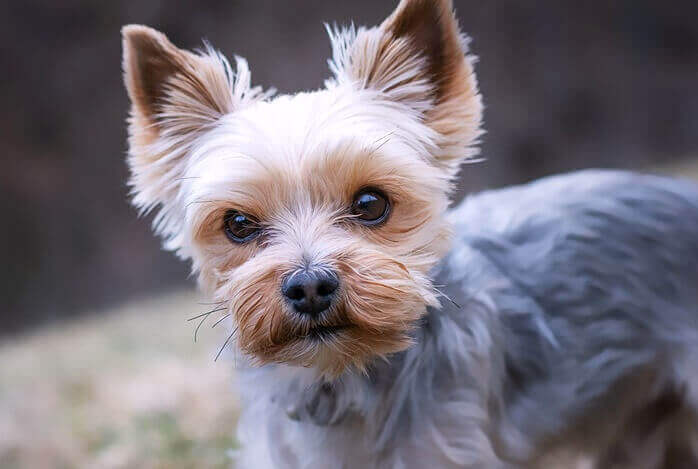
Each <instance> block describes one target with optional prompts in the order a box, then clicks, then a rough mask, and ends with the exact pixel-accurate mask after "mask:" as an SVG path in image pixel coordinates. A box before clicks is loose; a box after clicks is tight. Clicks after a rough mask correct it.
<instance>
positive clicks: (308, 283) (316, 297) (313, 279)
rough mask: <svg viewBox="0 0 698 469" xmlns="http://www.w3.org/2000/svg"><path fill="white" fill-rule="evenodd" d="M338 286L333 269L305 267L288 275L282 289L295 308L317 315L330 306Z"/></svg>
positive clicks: (302, 312) (310, 314)
mask: <svg viewBox="0 0 698 469" xmlns="http://www.w3.org/2000/svg"><path fill="white" fill-rule="evenodd" d="M338 286H339V279H338V278H337V275H336V274H335V273H333V272H331V271H327V270H324V269H323V270H307V269H303V270H298V271H296V272H294V273H292V274H291V275H289V276H288V277H286V279H285V280H284V281H283V284H282V285H281V291H282V292H283V294H284V296H285V297H286V298H287V299H288V302H289V304H290V305H291V306H292V307H293V309H294V310H296V311H297V312H298V313H300V314H307V315H309V316H312V317H315V316H317V315H318V314H320V313H322V312H323V311H325V310H326V309H327V308H329V307H330V305H331V304H332V298H333V297H334V292H335V291H336V290H337V287H338Z"/></svg>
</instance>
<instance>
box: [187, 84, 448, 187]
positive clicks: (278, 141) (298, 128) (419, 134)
mask: <svg viewBox="0 0 698 469" xmlns="http://www.w3.org/2000/svg"><path fill="white" fill-rule="evenodd" d="M434 139H435V137H434V135H433V133H432V131H431V130H430V129H429V128H428V127H426V126H425V125H423V124H422V122H421V120H420V119H419V117H418V116H417V115H416V114H414V113H413V112H412V111H410V110H409V109H408V108H406V107H404V106H399V105H395V104H394V103H390V102H388V101H386V100H381V99H377V98H376V96H375V94H372V93H371V92H368V91H367V92H357V91H355V90H352V91H347V90H336V89H335V90H321V91H316V92H310V93H300V94H297V95H292V96H280V97H278V98H276V99H274V100H273V101H270V102H260V103H256V104H254V105H252V106H250V107H248V108H246V109H243V110H241V111H239V112H235V113H232V114H230V115H228V116H225V117H224V118H223V119H221V122H220V123H219V125H218V126H217V127H216V129H214V130H213V131H211V132H210V133H209V134H207V135H206V136H204V137H203V138H202V139H201V142H200V143H199V144H198V145H197V146H196V148H195V149H194V152H193V155H192V158H191V159H190V161H191V164H190V166H189V168H188V172H187V176H188V177H189V179H190V181H191V183H190V187H191V189H192V192H193V193H199V194H202V193H204V192H206V188H210V187H211V186H212V185H221V184H227V185H235V184H237V185H244V184H246V183H249V182H250V181H253V182H254V183H259V182H260V181H261V180H263V179H266V180H267V181H273V182H275V183H277V184H278V183H282V182H283V181H290V180H291V179H294V178H296V179H298V178H307V177H309V176H319V175H318V174H308V173H309V172H311V173H312V172H313V171H317V170H318V168H320V167H325V168H336V165H334V166H333V165H332V164H331V163H332V162H333V160H335V161H334V162H335V163H339V161H336V160H343V162H344V163H349V162H350V161H351V160H352V159H358V158H362V157H363V158H367V155H370V157H371V158H372V159H373V160H379V159H381V158H382V159H383V161H382V163H384V167H386V165H390V164H395V165H400V164H403V163H409V161H412V162H416V161H420V160H421V161H422V163H424V164H426V161H427V160H428V157H429V152H430V151H431V150H432V148H433V145H434V143H433V142H434ZM406 157H409V161H402V162H401V161H399V160H401V159H402V158H406ZM357 164H358V163H357ZM345 166H346V165H345Z"/></svg>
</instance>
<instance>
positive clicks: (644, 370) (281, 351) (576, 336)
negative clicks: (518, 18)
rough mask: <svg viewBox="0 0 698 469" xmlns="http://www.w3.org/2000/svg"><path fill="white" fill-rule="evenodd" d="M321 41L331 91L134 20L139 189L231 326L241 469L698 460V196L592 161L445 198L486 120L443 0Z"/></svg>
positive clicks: (133, 154) (128, 59)
mask: <svg viewBox="0 0 698 469" xmlns="http://www.w3.org/2000/svg"><path fill="white" fill-rule="evenodd" d="M328 31H329V35H330V40H331V43H332V50H333V55H332V59H331V60H330V61H329V65H330V69H331V72H332V77H331V78H330V79H328V80H327V81H326V83H325V86H324V88H323V89H320V90H317V91H314V92H304V93H298V94H295V95H283V96H275V95H274V93H273V91H264V90H262V89H261V88H259V87H254V86H252V85H251V81H250V72H249V68H248V65H247V63H246V61H245V60H244V59H242V58H239V57H236V59H235V67H233V66H232V65H231V64H230V63H229V62H228V61H227V60H226V59H225V57H224V56H223V55H222V54H221V53H220V52H218V51H216V50H215V49H213V48H212V47H211V46H210V45H206V46H205V47H204V49H203V50H200V51H198V52H189V51H185V50H181V49H179V48H177V47H175V46H174V45H173V44H172V43H171V42H170V41H169V40H168V39H167V38H166V37H165V36H164V35H163V34H162V33H160V32H157V31H155V30H153V29H150V28H147V27H145V26H138V25H130V26H126V27H124V29H123V51H124V56H123V67H124V75H125V83H126V88H127V91H128V95H129V97H130V100H131V105H132V106H131V114H130V120H129V156H128V163H129V167H130V171H131V179H130V184H131V187H132V190H133V203H134V204H135V206H136V207H138V208H139V209H140V210H141V211H142V212H148V211H151V210H154V211H155V212H156V213H157V214H156V216H155V219H154V229H155V231H156V232H157V233H158V234H159V235H160V236H161V237H162V238H163V240H164V246H165V247H166V248H167V249H169V250H171V251H174V252H175V253H176V254H177V255H178V256H179V257H180V258H182V259H184V260H189V261H191V263H192V268H193V271H194V272H195V274H196V276H197V278H198V283H199V285H200V287H201V289H202V290H203V291H204V292H205V293H206V294H207V295H209V296H210V297H211V298H213V300H214V301H215V302H217V303H216V304H217V305H218V307H217V308H216V309H217V310H223V313H227V314H230V316H231V318H232V325H231V328H232V333H231V336H230V338H229V339H230V343H229V345H230V348H231V350H233V353H234V355H235V361H236V363H237V366H238V371H237V373H238V376H239V383H240V388H241V394H242V414H241V416H240V422H239V432H238V439H239V442H240V450H239V452H238V454H237V466H238V467H241V468H329V467H338V468H339V467H341V468H524V467H526V468H527V467H544V468H550V467H572V466H571V464H572V463H570V462H567V463H565V462H561V461H563V459H559V458H558V456H559V455H560V454H572V455H577V454H580V455H585V456H584V457H585V458H587V459H586V461H587V463H588V464H589V465H588V466H585V467H600V468H611V467H632V468H662V467H663V468H676V467H698V453H697V451H696V450H697V447H698V430H697V428H698V426H697V422H698V420H697V419H696V410H698V190H696V188H695V187H693V186H692V185H691V184H689V183H687V182H679V181H675V180H671V179H668V178H662V177H658V176H650V175H641V174H635V173H630V172H622V171H603V170H586V171H582V172H577V173H572V174H568V175H561V176H553V177H549V178H546V179H543V180H540V181H537V182H533V183H530V184H528V185H524V186H517V187H512V188H507V189H502V190H496V191H490V192H485V193H482V194H478V195H472V196H469V197H467V198H466V199H465V200H464V201H463V202H462V203H460V204H459V205H458V206H456V207H455V208H452V209H449V204H450V196H451V194H452V192H453V186H454V181H455V179H456V177H457V174H458V171H459V168H460V167H461V165H462V164H463V163H464V162H468V161H473V159H474V158H475V157H476V155H477V144H478V141H479V137H480V136H481V120H482V109H483V105H482V100H481V96H480V93H479V91H478V85H477V81H476V77H475V74H474V62H475V61H474V59H473V57H472V56H470V55H469V52H468V48H469V41H468V39H467V38H466V37H465V36H464V35H463V34H461V32H460V29H459V26H458V23H457V20H456V17H455V14H454V12H453V6H452V3H451V1H450V0H402V1H401V2H400V3H399V5H398V6H397V8H396V10H395V11H394V12H393V13H392V14H391V15H390V16H389V17H388V18H387V19H386V20H385V21H384V22H383V23H382V24H380V25H379V26H377V27H373V28H363V27H361V28H355V27H349V28H346V29H339V28H328ZM564 460H565V461H569V460H568V459H564ZM680 465H683V466H680Z"/></svg>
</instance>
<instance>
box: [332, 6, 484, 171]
mask: <svg viewBox="0 0 698 469" xmlns="http://www.w3.org/2000/svg"><path fill="white" fill-rule="evenodd" d="M331 39H332V42H333V49H334V57H333V60H332V61H331V62H330V67H331V69H332V70H333V72H334V74H335V81H336V82H337V83H340V84H341V83H354V84H357V83H358V84H359V86H361V87H365V88H373V89H376V90H379V91H381V92H382V93H384V94H385V95H386V97H388V98H389V99H393V100H396V101H400V102H402V103H405V104H408V105H409V106H411V107H412V108H413V109H415V110H417V111H419V112H420V113H421V114H422V118H423V120H424V122H425V123H426V124H427V125H428V126H429V127H430V128H432V129H433V130H435V131H436V132H437V133H438V135H439V137H440V140H439V142H438V144H439V147H440V149H441V152H440V154H438V155H435V159H436V163H437V164H439V165H440V166H443V167H445V168H446V169H448V170H449V171H450V172H452V173H455V172H456V171H457V168H458V165H459V164H460V163H461V162H462V160H463V159H464V158H469V157H472V156H474V155H475V154H476V153H477V150H476V149H475V148H473V145H474V144H476V143H477V139H478V137H479V136H480V135H481V133H482V131H481V130H480V125H481V120H482V100H481V97H480V94H479V91H478V86H477V80H476V78H475V73H474V70H473V59H472V58H471V57H469V56H467V51H468V48H467V43H468V41H467V39H466V38H465V36H463V35H462V34H461V32H460V29H459V27H458V22H457V20H456V17H455V14H454V12H453V5H452V1H451V0H402V1H401V2H400V4H399V5H398V7H397V9H396V10H395V11H394V12H393V14H392V15H390V16H389V17H388V18H387V19H386V20H385V21H384V22H383V23H382V24H381V25H380V26H379V27H377V28H372V29H363V28H362V29H359V30H358V31H354V30H353V29H350V30H347V31H343V32H331Z"/></svg>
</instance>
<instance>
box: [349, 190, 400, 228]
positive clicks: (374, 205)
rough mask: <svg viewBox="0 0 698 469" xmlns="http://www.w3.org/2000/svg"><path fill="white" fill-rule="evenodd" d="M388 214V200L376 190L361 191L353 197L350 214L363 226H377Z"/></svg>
mask: <svg viewBox="0 0 698 469" xmlns="http://www.w3.org/2000/svg"><path fill="white" fill-rule="evenodd" d="M389 212H390V203H389V202H388V198H387V197H386V196H385V195H383V193H382V192H380V191H378V190H376V189H363V190H361V191H359V193H358V194H356V196H355V197H354V202H353V203H352V204H351V213H352V214H353V215H356V218H355V219H356V220H357V221H358V222H359V223H363V224H364V225H378V224H379V223H382V222H383V221H385V219H386V218H387V217H388V213H389Z"/></svg>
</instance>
